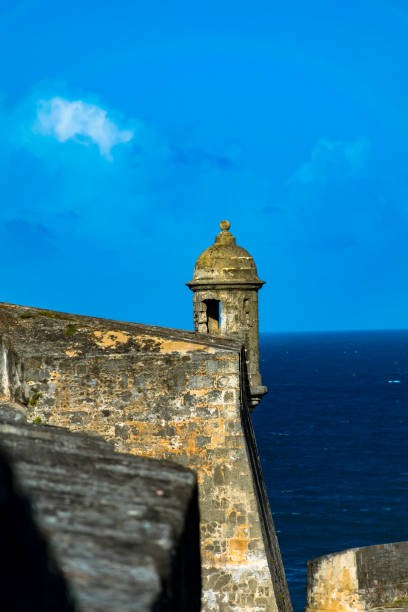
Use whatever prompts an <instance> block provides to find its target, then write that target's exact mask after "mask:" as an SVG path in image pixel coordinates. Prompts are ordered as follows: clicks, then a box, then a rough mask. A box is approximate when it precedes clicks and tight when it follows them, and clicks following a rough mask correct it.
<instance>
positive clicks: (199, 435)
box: [0, 305, 291, 612]
mask: <svg viewBox="0 0 408 612" xmlns="http://www.w3.org/2000/svg"><path fill="white" fill-rule="evenodd" d="M0 342H1V354H0V380H1V392H2V394H3V395H4V396H6V397H8V398H11V399H12V400H13V401H15V402H18V403H20V404H22V405H25V406H26V407H27V411H28V415H29V419H31V420H32V421H37V422H38V421H40V420H41V422H42V423H48V424H53V425H59V426H63V427H67V428H69V429H71V430H74V431H86V432H92V431H94V432H97V433H98V434H101V435H103V436H104V437H105V439H107V440H111V441H112V442H113V443H114V445H115V447H116V449H117V450H119V451H122V452H130V453H133V454H136V455H144V456H148V457H153V458H156V459H161V458H166V459H171V460H173V461H176V462H178V463H180V464H182V465H185V466H187V467H191V468H193V469H194V470H196V471H197V475H198V482H199V502H200V514H201V520H200V525H201V560H202V580H203V610H206V611H208V612H210V611H211V612H215V611H219V612H241V611H242V612H243V611H248V612H249V611H259V612H261V611H265V612H266V611H268V612H269V611H273V610H280V611H282V612H283V611H285V612H286V611H288V612H289V611H290V610H291V604H290V600H289V594H288V590H287V585H286V580H285V576H284V572H283V567H282V562H281V557H280V552H279V547H278V543H277V540H276V535H275V532H274V528H273V523H272V517H271V514H270V510H269V505H268V501H267V498H266V494H265V488H264V483H263V478H262V473H261V470H260V466H259V459H258V455H257V450H256V444H255V438H254V436H253V431H252V425H251V422H250V417H249V412H248V406H247V404H246V402H245V401H243V400H244V399H245V391H244V389H243V382H242V376H243V372H242V368H241V346H240V344H237V343H235V342H234V341H231V340H228V339H223V338H217V339H215V338H212V337H210V336H208V335H202V334H196V333H191V332H182V331H178V330H169V329H164V328H157V327H150V326H143V325H135V324H130V323H120V322H115V321H107V320H102V319H94V318H91V317H80V316H76V315H65V314H63V313H54V312H50V311H39V310H36V309H30V308H23V307H17V306H11V305H0ZM271 570H272V571H271Z"/></svg>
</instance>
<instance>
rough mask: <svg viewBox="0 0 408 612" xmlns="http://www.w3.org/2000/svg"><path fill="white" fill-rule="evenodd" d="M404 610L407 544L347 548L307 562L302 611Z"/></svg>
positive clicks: (407, 587)
mask: <svg viewBox="0 0 408 612" xmlns="http://www.w3.org/2000/svg"><path fill="white" fill-rule="evenodd" d="M407 607H408V542H393V543H390V544H378V545H375V546H363V547H361V548H351V549H349V550H344V551H341V552H337V553H332V554H330V555H326V556H324V557H319V558H318V559H314V560H313V561H309V563H308V576H307V605H306V612H351V611H353V612H354V611H356V612H358V611H362V610H364V611H365V610H367V611H368V610H375V609H377V610H379V609H382V608H387V609H391V608H395V609H396V608H405V609H406V608H407Z"/></svg>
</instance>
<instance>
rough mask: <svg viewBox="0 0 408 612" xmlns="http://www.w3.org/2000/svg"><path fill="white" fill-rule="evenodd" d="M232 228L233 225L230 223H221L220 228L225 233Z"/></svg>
mask: <svg viewBox="0 0 408 612" xmlns="http://www.w3.org/2000/svg"><path fill="white" fill-rule="evenodd" d="M230 227H231V223H230V222H229V221H221V223H220V228H221V229H222V231H223V232H225V231H228V230H229V228H230Z"/></svg>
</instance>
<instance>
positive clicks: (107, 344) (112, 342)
mask: <svg viewBox="0 0 408 612" xmlns="http://www.w3.org/2000/svg"><path fill="white" fill-rule="evenodd" d="M93 335H94V338H95V342H96V344H97V345H98V346H99V347H101V348H116V347H117V346H118V344H126V343H127V342H129V339H130V336H129V334H127V333H126V332H119V331H113V330H110V331H94V332H93Z"/></svg>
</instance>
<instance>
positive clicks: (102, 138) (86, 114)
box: [33, 97, 134, 159]
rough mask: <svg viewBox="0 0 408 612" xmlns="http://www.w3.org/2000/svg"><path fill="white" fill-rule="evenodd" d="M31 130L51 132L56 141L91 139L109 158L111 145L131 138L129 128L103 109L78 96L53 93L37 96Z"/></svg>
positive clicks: (45, 133) (131, 133)
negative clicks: (51, 94)
mask: <svg viewBox="0 0 408 612" xmlns="http://www.w3.org/2000/svg"><path fill="white" fill-rule="evenodd" d="M33 130H34V132H36V133H40V134H44V135H49V136H54V137H55V138H56V139H57V140H58V141H59V142H66V141H67V140H71V139H75V140H76V141H77V142H80V143H82V144H87V143H89V142H93V143H95V144H96V145H98V147H99V151H100V153H101V155H103V156H104V157H106V158H108V159H111V149H112V147H114V146H116V145H118V144H121V143H126V142H129V141H130V140H132V138H133V135H134V133H133V131H132V130H121V129H119V127H118V126H117V125H116V123H114V122H113V121H112V120H111V119H109V118H108V116H107V112H106V110H104V109H103V108H100V107H99V106H96V105H94V104H88V103H87V102H83V101H82V100H74V101H70V100H66V99H64V98H60V97H54V98H51V99H49V100H40V101H39V103H38V108H37V120H36V123H35V125H34V128H33Z"/></svg>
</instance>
